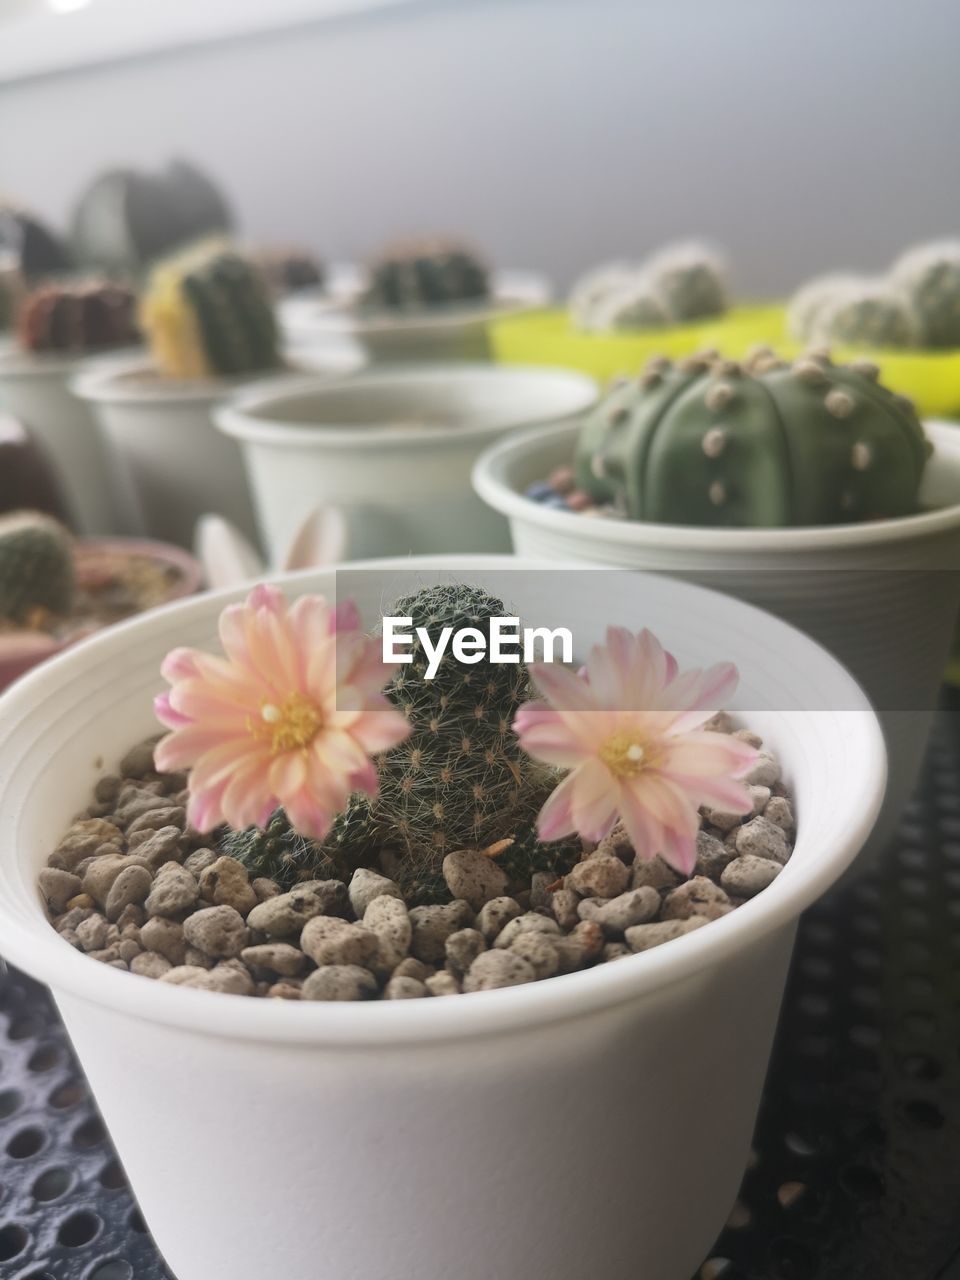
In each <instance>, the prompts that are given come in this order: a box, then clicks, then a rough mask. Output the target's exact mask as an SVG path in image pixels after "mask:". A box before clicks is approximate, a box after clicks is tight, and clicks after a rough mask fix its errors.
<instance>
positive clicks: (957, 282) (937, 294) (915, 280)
mask: <svg viewBox="0 0 960 1280" xmlns="http://www.w3.org/2000/svg"><path fill="white" fill-rule="evenodd" d="M891 278H892V280H893V282H894V284H895V285H896V286H897V287H899V288H900V289H902V290H903V292H904V293H905V294H906V297H907V299H908V301H909V304H910V306H911V307H912V309H913V312H914V314H915V316H916V319H917V324H918V326H919V330H920V342H921V345H922V346H925V347H960V241H943V242H941V243H938V244H928V245H920V246H919V247H918V248H916V249H910V250H908V252H907V253H905V254H904V255H903V257H901V258H900V259H899V260H898V261H897V262H896V263H894V266H893V271H892V273H891Z"/></svg>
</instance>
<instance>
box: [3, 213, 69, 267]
mask: <svg viewBox="0 0 960 1280" xmlns="http://www.w3.org/2000/svg"><path fill="white" fill-rule="evenodd" d="M0 252H2V253H9V254H12V255H13V257H14V259H15V261H16V263H17V265H18V267H19V268H20V271H21V273H22V274H23V277H24V279H25V280H27V281H28V283H31V284H33V283H34V282H36V281H38V280H42V279H43V278H44V277H46V276H54V275H62V274H63V273H64V272H66V271H69V270H70V269H71V267H72V266H73V264H72V262H71V260H70V255H69V254H68V253H67V250H66V249H65V248H64V246H63V244H62V243H61V241H60V239H59V237H58V236H56V235H54V233H53V232H52V231H51V230H50V229H49V227H46V226H45V225H44V224H43V223H42V222H40V221H39V219H37V218H35V217H34V216H33V214H32V213H28V212H27V211H26V210H24V209H19V208H17V207H16V206H15V205H12V204H2V203H0Z"/></svg>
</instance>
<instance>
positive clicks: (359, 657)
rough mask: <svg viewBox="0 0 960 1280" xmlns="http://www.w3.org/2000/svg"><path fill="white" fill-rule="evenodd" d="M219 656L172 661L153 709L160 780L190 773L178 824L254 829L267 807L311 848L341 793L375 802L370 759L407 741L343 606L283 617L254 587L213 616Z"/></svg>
mask: <svg viewBox="0 0 960 1280" xmlns="http://www.w3.org/2000/svg"><path fill="white" fill-rule="evenodd" d="M220 641H221V643H222V645H223V649H224V654H225V656H221V655H219V654H210V653H203V652H201V651H200V650H197V649H174V650H173V651H172V652H171V653H169V654H168V655H167V657H166V659H165V660H164V663H163V666H162V667H161V674H162V675H163V678H164V679H165V680H167V681H168V682H169V683H170V685H171V688H170V690H169V691H168V692H166V693H163V694H161V695H160V696H159V697H158V698H157V700H156V703H155V708H156V713H157V716H158V718H159V719H160V721H161V723H162V724H164V725H166V727H167V728H168V729H171V730H172V732H171V733H169V734H168V735H167V736H166V737H165V738H163V739H161V741H160V742H159V743H158V744H157V747H156V751H155V755H154V759H155V762H156V766H157V768H158V769H161V770H171V769H190V770H191V773H190V782H189V786H190V799H189V806H188V818H189V821H190V822H191V823H192V824H193V825H194V826H195V827H196V828H197V829H198V830H199V831H209V830H211V829H212V828H213V827H216V826H219V825H220V824H221V823H223V822H227V823H229V824H230V826H232V827H236V828H238V829H240V828H243V827H248V826H254V825H257V826H262V825H263V824H264V823H265V822H266V821H267V819H268V817H269V816H270V814H271V813H272V812H273V810H274V809H276V808H277V807H278V806H281V805H282V806H283V808H284V809H285V810H286V812H287V816H288V817H289V819H290V822H291V824H292V825H293V826H294V827H295V828H296V830H297V831H299V832H300V833H301V834H302V835H305V836H310V837H312V838H314V839H322V838H323V836H325V835H326V833H327V832H328V831H329V829H330V826H331V824H332V822H333V820H334V818H335V816H336V815H337V813H339V812H340V811H341V810H342V809H343V808H344V807H345V806H346V803H347V800H348V798H349V796H350V795H351V793H352V792H354V791H364V792H366V794H367V795H369V796H374V795H376V793H377V771H376V768H375V766H374V764H373V761H372V760H371V756H373V755H375V754H377V753H378V752H381V751H385V750H387V749H388V748H389V747H393V746H395V745H396V744H397V743H398V742H402V741H403V739H404V738H405V737H406V736H407V735H408V733H409V732H410V726H409V724H408V723H407V721H406V719H405V717H404V716H403V715H402V714H401V713H400V712H399V711H397V710H396V709H395V708H394V707H392V706H391V705H390V703H389V702H388V701H387V699H386V698H385V697H384V695H383V692H382V690H383V686H384V684H385V682H386V680H387V677H388V670H387V668H386V667H385V666H384V665H383V662H382V659H381V656H380V643H379V641H377V640H375V639H371V638H369V637H367V636H365V635H364V634H363V632H362V631H361V630H360V618H359V615H358V613H357V610H356V608H355V606H354V605H352V604H346V605H343V606H340V607H339V608H336V609H335V608H333V607H331V606H330V605H329V604H328V603H327V601H326V600H325V599H324V598H323V597H322V596H301V598H300V599H299V600H297V601H296V603H295V604H293V605H291V606H289V607H288V605H287V602H286V600H285V599H284V597H283V595H282V594H281V592H280V591H279V589H278V588H277V587H273V586H258V587H255V588H254V589H253V591H251V592H250V594H249V595H248V596H247V599H246V601H245V602H244V603H243V604H234V605H228V607H227V608H226V609H224V611H223V613H222V614H221V615H220Z"/></svg>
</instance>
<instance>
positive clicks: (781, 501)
mask: <svg viewBox="0 0 960 1280" xmlns="http://www.w3.org/2000/svg"><path fill="white" fill-rule="evenodd" d="M877 376H878V370H877V367H876V366H875V365H872V364H870V363H868V362H867V361H856V362H854V363H853V364H849V365H834V364H832V363H831V361H830V358H829V356H828V355H827V354H826V353H824V352H812V353H808V354H807V355H806V356H805V357H803V358H802V359H800V360H798V361H796V362H795V363H794V364H793V365H788V364H785V363H784V362H782V361H779V360H777V359H776V357H775V356H773V354H772V353H770V352H769V351H767V350H764V351H760V352H758V353H756V354H755V355H754V356H753V357H752V358H751V359H750V360H749V361H747V362H746V364H744V365H739V364H736V363H734V362H732V361H728V360H722V359H720V358H719V357H718V356H717V355H716V353H715V352H708V353H703V354H701V355H698V356H693V357H690V358H688V359H686V360H683V361H681V362H680V363H679V364H676V365H674V364H673V363H671V362H670V361H669V360H664V359H658V360H654V361H651V362H650V363H649V364H648V366H647V369H646V371H645V372H644V373H643V375H642V376H641V378H640V379H639V380H638V381H634V382H629V383H625V384H621V385H619V386H618V387H617V388H616V389H615V390H614V391H613V392H612V393H611V394H610V396H609V398H608V399H607V400H606V401H605V403H603V404H602V405H601V406H600V407H599V409H597V410H596V411H595V412H594V413H593V414H592V415H591V416H590V418H589V419H588V420H587V421H586V422H585V424H584V426H583V428H582V430H581V435H580V438H579V442H578V446H577V453H576V465H575V469H576V475H577V483H578V485H579V487H580V488H582V489H585V490H586V491H587V492H588V493H590V495H591V496H592V497H593V498H594V499H595V500H597V501H603V502H614V503H617V504H619V505H620V506H621V507H622V508H623V509H624V510H625V511H626V512H627V514H628V515H629V516H630V517H631V518H633V519H637V520H649V521H657V522H661V523H669V524H688V525H711V526H723V527H730V528H740V527H758V528H765V527H776V526H789V525H821V524H838V523H849V522H851V521H857V520H872V519H880V518H889V517H895V516H905V515H910V514H912V513H914V512H915V511H916V510H917V494H918V490H919V485H920V478H921V475H922V472H923V468H924V464H925V462H926V460H927V457H928V456H929V453H930V451H931V446H930V445H929V443H928V441H927V440H926V438H925V436H924V433H923V428H922V427H921V425H920V422H919V420H918V418H917V416H916V413H915V411H914V408H913V405H912V404H911V403H910V401H909V400H905V399H904V398H903V397H901V396H895V395H893V394H891V393H890V392H889V391H887V390H886V389H885V388H884V387H882V386H880V385H879V383H878V382H877Z"/></svg>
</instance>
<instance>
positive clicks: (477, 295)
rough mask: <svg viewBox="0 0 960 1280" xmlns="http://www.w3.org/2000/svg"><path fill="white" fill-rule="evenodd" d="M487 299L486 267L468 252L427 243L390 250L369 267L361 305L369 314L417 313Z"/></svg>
mask: <svg viewBox="0 0 960 1280" xmlns="http://www.w3.org/2000/svg"><path fill="white" fill-rule="evenodd" d="M489 296H490V282H489V279H488V275H487V268H486V267H485V266H484V264H483V263H482V262H481V261H480V260H479V258H477V257H476V256H475V255H474V254H473V253H471V252H470V250H469V249H466V248H464V247H462V246H460V245H458V244H454V243H451V242H447V241H443V240H435V241H434V240H425V241H422V242H420V243H414V244H409V245H397V246H395V247H392V248H390V249H387V250H386V251H385V252H384V254H383V255H382V256H381V257H380V258H379V259H377V260H376V261H375V262H373V263H372V264H371V265H370V279H369V283H368V285H367V288H366V290H365V291H364V293H363V295H362V298H361V305H362V306H364V307H368V308H370V309H371V310H372V309H379V308H386V309H387V310H390V311H418V310H423V309H428V308H431V307H439V306H448V305H450V304H454V303H458V302H460V303H462V302H477V301H481V300H483V299H486V298H488V297H489Z"/></svg>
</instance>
